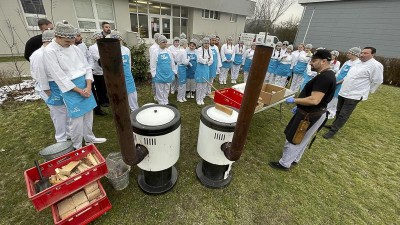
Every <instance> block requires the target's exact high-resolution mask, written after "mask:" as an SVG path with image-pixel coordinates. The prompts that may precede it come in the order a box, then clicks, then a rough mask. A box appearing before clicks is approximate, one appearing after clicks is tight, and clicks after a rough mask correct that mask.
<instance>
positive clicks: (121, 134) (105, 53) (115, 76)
mask: <svg viewBox="0 0 400 225" xmlns="http://www.w3.org/2000/svg"><path fill="white" fill-rule="evenodd" d="M97 45H98V48H99V53H100V62H101V66H102V68H103V74H104V79H105V82H106V86H107V93H108V97H109V99H110V103H111V109H112V114H113V117H114V124H115V128H116V130H117V137H118V143H119V147H120V148H121V154H122V158H123V160H124V162H125V163H126V164H128V165H131V166H133V165H136V164H138V163H140V162H141V161H142V160H143V159H144V157H145V156H146V155H148V154H149V151H148V150H147V148H146V147H145V146H143V145H135V140H134V138H133V130H132V124H131V120H130V113H129V105H128V94H127V92H126V86H125V77H124V72H123V68H122V54H121V45H120V42H119V40H117V39H112V38H103V39H99V40H97Z"/></svg>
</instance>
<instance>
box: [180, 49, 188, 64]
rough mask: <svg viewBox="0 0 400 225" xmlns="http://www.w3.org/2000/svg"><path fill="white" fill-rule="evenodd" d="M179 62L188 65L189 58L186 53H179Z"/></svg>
mask: <svg viewBox="0 0 400 225" xmlns="http://www.w3.org/2000/svg"><path fill="white" fill-rule="evenodd" d="M181 62H182V64H183V65H186V66H187V65H189V64H190V58H189V56H188V55H187V53H186V51H181Z"/></svg>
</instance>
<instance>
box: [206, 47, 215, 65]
mask: <svg viewBox="0 0 400 225" xmlns="http://www.w3.org/2000/svg"><path fill="white" fill-rule="evenodd" d="M207 51H208V52H209V53H210V61H208V66H211V65H212V64H213V62H214V56H213V54H212V50H211V49H207Z"/></svg>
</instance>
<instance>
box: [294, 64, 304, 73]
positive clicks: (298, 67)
mask: <svg viewBox="0 0 400 225" xmlns="http://www.w3.org/2000/svg"><path fill="white" fill-rule="evenodd" d="M307 64H308V63H306V62H297V64H296V65H295V66H294V68H293V73H294V74H303V73H304V71H306V69H307Z"/></svg>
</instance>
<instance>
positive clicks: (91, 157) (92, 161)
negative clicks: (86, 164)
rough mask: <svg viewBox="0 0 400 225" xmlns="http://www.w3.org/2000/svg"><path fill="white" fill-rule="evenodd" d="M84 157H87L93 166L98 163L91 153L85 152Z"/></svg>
mask: <svg viewBox="0 0 400 225" xmlns="http://www.w3.org/2000/svg"><path fill="white" fill-rule="evenodd" d="M86 158H87V159H89V161H90V162H91V163H92V165H93V166H97V165H98V163H97V161H96V159H95V158H94V157H93V155H92V154H91V153H89V154H87V156H86Z"/></svg>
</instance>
